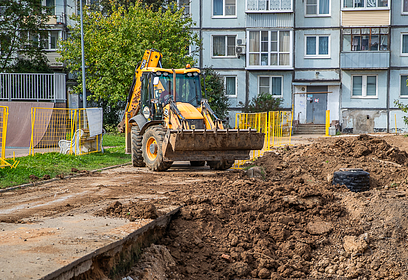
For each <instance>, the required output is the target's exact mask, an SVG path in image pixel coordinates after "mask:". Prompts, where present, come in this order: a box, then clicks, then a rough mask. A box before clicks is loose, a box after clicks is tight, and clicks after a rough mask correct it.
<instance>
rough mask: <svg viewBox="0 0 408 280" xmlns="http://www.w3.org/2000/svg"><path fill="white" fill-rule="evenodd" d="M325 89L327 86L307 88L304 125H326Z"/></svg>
mask: <svg viewBox="0 0 408 280" xmlns="http://www.w3.org/2000/svg"><path fill="white" fill-rule="evenodd" d="M327 89H328V88H327V86H310V87H307V97H306V99H307V102H306V104H307V105H306V123H314V124H325V123H326V110H327ZM320 92H322V93H320Z"/></svg>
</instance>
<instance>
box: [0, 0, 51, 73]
mask: <svg viewBox="0 0 408 280" xmlns="http://www.w3.org/2000/svg"><path fill="white" fill-rule="evenodd" d="M41 2H42V1H41V0H1V1H0V72H4V71H9V70H10V68H12V67H13V64H14V63H15V62H16V58H17V57H24V59H25V60H30V61H46V58H45V55H44V52H43V49H42V48H41V42H43V40H41V38H47V39H48V32H47V30H46V29H47V26H46V22H47V21H48V11H49V8H47V7H44V6H42V3H41Z"/></svg>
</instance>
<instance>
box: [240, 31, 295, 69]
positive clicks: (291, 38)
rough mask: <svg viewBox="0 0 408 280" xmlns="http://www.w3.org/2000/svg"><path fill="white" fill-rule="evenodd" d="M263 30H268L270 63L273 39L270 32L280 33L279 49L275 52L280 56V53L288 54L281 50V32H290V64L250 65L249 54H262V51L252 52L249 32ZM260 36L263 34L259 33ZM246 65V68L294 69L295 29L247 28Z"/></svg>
mask: <svg viewBox="0 0 408 280" xmlns="http://www.w3.org/2000/svg"><path fill="white" fill-rule="evenodd" d="M261 31H268V63H270V55H271V41H270V38H271V36H270V32H273V31H278V35H277V38H278V41H277V44H278V51H277V52H275V53H276V54H277V55H278V57H279V54H287V52H280V51H279V32H289V65H269V64H268V65H249V55H250V53H259V54H261V51H259V52H250V51H249V33H250V32H261ZM259 36H261V35H259ZM260 39H261V38H260ZM259 42H260V44H261V40H259ZM260 47H261V46H260ZM260 59H261V58H260ZM260 61H261V60H260ZM246 65H247V66H246V69H288V70H291V69H293V31H292V30H278V29H268V30H259V29H255V30H247V46H246Z"/></svg>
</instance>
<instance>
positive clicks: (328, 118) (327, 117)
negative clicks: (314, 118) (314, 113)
mask: <svg viewBox="0 0 408 280" xmlns="http://www.w3.org/2000/svg"><path fill="white" fill-rule="evenodd" d="M329 128H330V110H326V135H325V136H326V137H330V134H329Z"/></svg>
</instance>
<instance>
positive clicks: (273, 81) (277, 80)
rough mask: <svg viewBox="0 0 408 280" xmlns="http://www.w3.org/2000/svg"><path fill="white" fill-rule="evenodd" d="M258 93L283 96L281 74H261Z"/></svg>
mask: <svg viewBox="0 0 408 280" xmlns="http://www.w3.org/2000/svg"><path fill="white" fill-rule="evenodd" d="M258 85H259V87H258V93H259V94H261V93H264V94H265V93H266V94H271V95H273V96H277V97H281V96H282V77H281V76H266V77H265V76H261V77H259V82H258Z"/></svg>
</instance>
